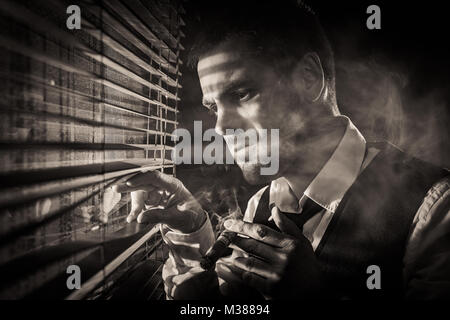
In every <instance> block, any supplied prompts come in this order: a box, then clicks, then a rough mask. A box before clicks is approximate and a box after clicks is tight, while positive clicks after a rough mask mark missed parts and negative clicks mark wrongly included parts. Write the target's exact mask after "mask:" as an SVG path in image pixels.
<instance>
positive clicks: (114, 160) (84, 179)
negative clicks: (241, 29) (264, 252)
mask: <svg viewBox="0 0 450 320" xmlns="http://www.w3.org/2000/svg"><path fill="white" fill-rule="evenodd" d="M71 4H72V3H70V2H68V1H63V0H61V1H58V0H49V1H14V0H2V1H0V54H1V56H2V59H0V81H1V89H0V90H1V99H0V105H1V106H0V113H1V116H0V163H1V164H0V269H1V270H0V272H1V275H0V277H1V278H2V279H1V280H0V283H2V284H1V289H0V296H1V297H4V298H24V297H33V296H36V295H38V294H39V295H40V297H42V295H44V296H45V295H46V294H48V296H49V297H58V298H73V299H82V298H107V297H113V296H114V291H115V290H119V289H115V288H117V287H120V286H118V285H116V284H117V283H120V282H121V281H122V282H123V281H124V280H123V279H124V277H127V276H128V277H130V276H131V275H132V274H133V272H131V271H130V270H137V269H138V268H141V267H144V266H145V268H147V269H146V270H150V269H151V270H153V276H152V275H149V277H148V279H149V280H148V284H147V285H148V287H147V288H146V289H145V290H147V291H146V292H147V293H148V294H147V296H146V298H151V297H152V296H153V295H155V294H156V293H158V294H159V296H161V290H159V289H158V286H159V287H160V286H161V279H160V277H159V275H158V272H160V271H161V262H162V261H163V259H164V250H163V248H162V247H161V240H160V239H159V235H158V232H157V228H156V227H153V226H140V225H133V224H131V225H127V223H126V221H125V218H126V215H127V214H128V212H129V210H130V199H129V195H122V197H120V196H119V195H117V194H115V193H114V192H112V190H111V185H112V184H114V183H115V182H116V181H117V180H118V179H120V178H122V177H124V176H126V175H129V174H132V173H135V172H139V171H140V170H142V169H151V170H161V171H163V172H165V173H169V174H173V175H175V167H174V164H173V163H172V162H171V161H170V152H171V150H172V148H173V146H174V145H173V142H172V139H171V137H172V132H173V130H175V128H176V127H177V123H178V122H177V114H178V112H179V104H180V97H179V93H180V89H181V85H180V77H181V76H182V74H181V72H180V65H181V64H182V61H181V60H180V58H179V55H180V51H181V50H183V49H184V48H183V46H182V45H181V44H180V41H181V39H182V38H183V37H184V34H183V33H182V31H181V28H182V26H183V25H184V22H183V19H182V18H181V15H182V14H183V13H184V11H183V8H182V6H181V4H180V3H179V2H178V1H176V0H159V1H145V0H142V1H140V0H127V1H119V0H104V1H82V2H79V3H77V5H78V6H79V7H80V9H81V29H79V30H69V29H68V28H67V27H66V20H67V18H68V17H69V14H67V13H66V9H67V7H68V6H69V5H71ZM29 262H32V264H33V265H29ZM27 264H28V265H27ZM70 264H80V267H81V266H84V268H85V272H84V275H83V282H82V288H81V289H80V290H76V291H74V292H70V290H68V289H67V288H66V287H65V286H66V283H65V280H64V281H63V279H65V278H67V274H65V272H66V267H67V266H68V265H70ZM148 268H150V269H148ZM82 272H83V268H82ZM120 279H122V280H120ZM158 290H159V291H158Z"/></svg>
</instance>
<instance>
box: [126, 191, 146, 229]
mask: <svg viewBox="0 0 450 320" xmlns="http://www.w3.org/2000/svg"><path fill="white" fill-rule="evenodd" d="M145 197H146V192H145V191H134V192H131V211H130V213H129V214H128V216H127V222H128V223H130V222H131V221H133V220H134V219H136V216H137V215H138V214H139V213H141V211H142V209H144V199H145Z"/></svg>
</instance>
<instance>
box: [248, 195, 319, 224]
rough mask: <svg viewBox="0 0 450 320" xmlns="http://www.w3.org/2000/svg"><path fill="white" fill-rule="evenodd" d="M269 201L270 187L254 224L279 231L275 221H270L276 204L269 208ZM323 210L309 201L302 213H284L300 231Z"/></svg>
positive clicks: (262, 198) (261, 201)
mask: <svg viewBox="0 0 450 320" xmlns="http://www.w3.org/2000/svg"><path fill="white" fill-rule="evenodd" d="M269 199H270V186H269V187H268V188H267V189H266V190H265V191H264V193H263V194H262V196H261V199H260V200H259V204H258V208H257V209H256V212H255V218H254V219H253V222H255V223H260V224H264V225H267V226H269V227H271V228H273V229H275V230H279V229H278V227H277V226H276V224H275V223H274V222H273V221H268V220H269V217H270V216H271V209H272V208H273V206H274V204H272V205H271V206H270V207H269ZM321 210H323V208H322V207H321V206H319V205H318V204H317V203H315V202H314V201H313V200H311V199H309V198H308V199H307V200H306V202H305V203H304V204H303V209H302V212H301V213H287V212H282V213H283V214H284V215H286V217H288V218H289V219H290V220H292V221H293V222H294V223H295V224H296V225H297V227H298V228H299V229H300V230H303V225H304V224H305V223H306V222H307V221H308V220H309V219H311V218H312V217H313V216H314V215H315V214H317V213H318V212H320V211H321Z"/></svg>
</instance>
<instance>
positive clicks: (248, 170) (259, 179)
mask: <svg viewBox="0 0 450 320" xmlns="http://www.w3.org/2000/svg"><path fill="white" fill-rule="evenodd" d="M238 166H239V167H240V168H241V170H242V175H243V177H244V179H245V181H247V183H249V184H251V185H259V184H266V183H269V182H270V181H272V180H273V179H275V177H274V176H271V175H261V165H259V164H250V163H240V164H238Z"/></svg>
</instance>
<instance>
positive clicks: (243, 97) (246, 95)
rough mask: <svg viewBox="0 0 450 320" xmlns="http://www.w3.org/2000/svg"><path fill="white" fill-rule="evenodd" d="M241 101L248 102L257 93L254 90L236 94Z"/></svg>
mask: <svg viewBox="0 0 450 320" xmlns="http://www.w3.org/2000/svg"><path fill="white" fill-rule="evenodd" d="M236 95H237V97H238V98H239V101H241V102H246V101H248V100H250V99H251V98H253V97H254V96H255V93H254V92H253V91H252V90H242V91H237V92H236Z"/></svg>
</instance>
